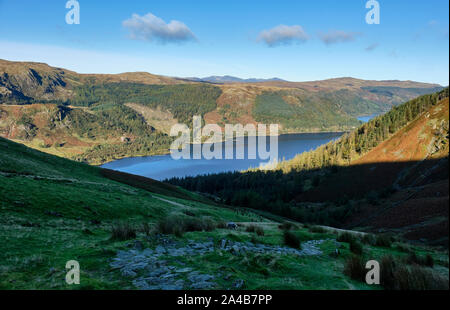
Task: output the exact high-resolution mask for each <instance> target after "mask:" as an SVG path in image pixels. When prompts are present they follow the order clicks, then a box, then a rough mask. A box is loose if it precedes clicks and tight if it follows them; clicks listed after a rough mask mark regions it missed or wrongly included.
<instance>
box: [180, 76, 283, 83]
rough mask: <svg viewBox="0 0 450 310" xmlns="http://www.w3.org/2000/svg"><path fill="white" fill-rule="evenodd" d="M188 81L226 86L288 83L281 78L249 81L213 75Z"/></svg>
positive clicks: (192, 78)
mask: <svg viewBox="0 0 450 310" xmlns="http://www.w3.org/2000/svg"><path fill="white" fill-rule="evenodd" d="M186 80H190V81H194V82H208V83H218V84H226V83H262V82H274V81H277V82H286V81H285V80H282V79H280V78H276V77H274V78H271V79H257V78H249V79H242V78H239V77H235V76H231V75H222V76H218V75H213V76H207V77H204V78H197V77H188V78H186Z"/></svg>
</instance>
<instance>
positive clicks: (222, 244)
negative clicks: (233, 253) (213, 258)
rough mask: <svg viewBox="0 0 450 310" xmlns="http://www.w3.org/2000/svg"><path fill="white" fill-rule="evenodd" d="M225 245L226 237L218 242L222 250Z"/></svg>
mask: <svg viewBox="0 0 450 310" xmlns="http://www.w3.org/2000/svg"><path fill="white" fill-rule="evenodd" d="M226 245H227V239H222V241H221V242H220V248H221V249H222V250H223V249H225V246H226Z"/></svg>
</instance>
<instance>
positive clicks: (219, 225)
mask: <svg viewBox="0 0 450 310" xmlns="http://www.w3.org/2000/svg"><path fill="white" fill-rule="evenodd" d="M217 228H219V229H226V228H227V223H225V222H224V221H220V222H218V223H217Z"/></svg>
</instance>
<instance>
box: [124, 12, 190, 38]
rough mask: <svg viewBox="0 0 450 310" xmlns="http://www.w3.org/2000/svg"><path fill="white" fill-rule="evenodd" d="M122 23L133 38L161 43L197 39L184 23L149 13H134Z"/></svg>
mask: <svg viewBox="0 0 450 310" xmlns="http://www.w3.org/2000/svg"><path fill="white" fill-rule="evenodd" d="M122 25H123V26H124V27H125V28H127V29H128V30H129V31H130V38H131V39H133V40H143V41H158V42H160V43H170V42H184V41H190V40H196V38H195V35H194V34H193V33H192V31H191V30H190V29H189V28H188V26H186V25H185V24H184V23H182V22H180V21H177V20H172V21H170V23H166V22H165V21H164V20H162V19H161V18H159V17H157V16H155V15H153V14H151V13H148V14H147V15H143V16H140V15H138V14H133V15H132V16H131V18H130V19H127V20H125V21H123V23H122Z"/></svg>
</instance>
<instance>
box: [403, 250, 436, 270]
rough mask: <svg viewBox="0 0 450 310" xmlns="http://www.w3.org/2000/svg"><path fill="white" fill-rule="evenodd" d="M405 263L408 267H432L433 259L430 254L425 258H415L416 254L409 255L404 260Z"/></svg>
mask: <svg viewBox="0 0 450 310" xmlns="http://www.w3.org/2000/svg"><path fill="white" fill-rule="evenodd" d="M406 263H407V264H410V265H420V266H426V267H431V268H432V267H433V266H434V259H433V257H432V256H431V255H430V254H427V255H426V256H425V257H423V256H417V255H416V253H414V252H413V253H410V254H409V255H408V257H407V258H406Z"/></svg>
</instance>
